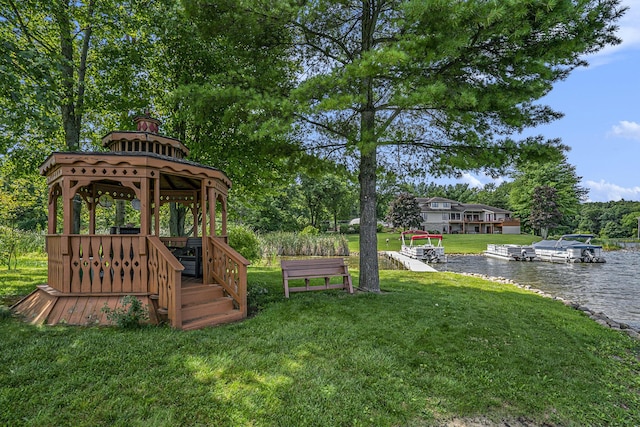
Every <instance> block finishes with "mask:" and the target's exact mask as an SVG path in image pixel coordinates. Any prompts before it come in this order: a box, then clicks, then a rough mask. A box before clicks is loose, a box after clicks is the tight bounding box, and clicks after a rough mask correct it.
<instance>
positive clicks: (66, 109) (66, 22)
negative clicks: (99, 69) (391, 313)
mask: <svg viewBox="0 0 640 427" xmlns="http://www.w3.org/2000/svg"><path fill="white" fill-rule="evenodd" d="M93 3H94V2H93V0H91V1H90V2H89V5H88V16H89V18H91V17H93V6H94V5H93ZM55 19H56V21H57V23H58V28H59V29H60V54H61V63H60V73H61V93H60V97H61V101H60V113H61V115H62V128H63V129H64V139H65V145H66V148H67V150H69V151H79V150H80V129H81V126H82V114H83V113H82V109H83V103H84V84H85V73H86V69H87V54H88V51H89V46H90V39H91V31H92V30H91V25H89V26H88V27H87V28H85V30H84V41H83V44H82V51H81V52H80V63H79V67H78V70H79V71H78V79H77V92H76V89H75V84H76V79H75V78H76V76H75V72H74V55H73V49H74V47H73V37H74V34H73V26H72V22H71V11H70V7H69V3H68V1H64V2H62V1H61V2H60V3H59V4H58V8H57V10H56V13H55ZM73 206H74V209H73V217H72V224H73V225H72V230H71V232H72V233H73V234H79V233H80V225H81V217H80V213H81V208H82V200H81V199H80V197H79V196H78V195H76V196H75V197H74V199H73Z"/></svg>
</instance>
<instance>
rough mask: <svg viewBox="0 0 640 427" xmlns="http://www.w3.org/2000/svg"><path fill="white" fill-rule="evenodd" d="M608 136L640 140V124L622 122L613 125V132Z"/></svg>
mask: <svg viewBox="0 0 640 427" xmlns="http://www.w3.org/2000/svg"><path fill="white" fill-rule="evenodd" d="M608 135H609V136H615V137H620V138H627V139H638V140H640V124H638V123H636V122H629V121H626V120H622V121H620V122H619V123H618V124H617V125H613V126H612V127H611V131H609V134H608Z"/></svg>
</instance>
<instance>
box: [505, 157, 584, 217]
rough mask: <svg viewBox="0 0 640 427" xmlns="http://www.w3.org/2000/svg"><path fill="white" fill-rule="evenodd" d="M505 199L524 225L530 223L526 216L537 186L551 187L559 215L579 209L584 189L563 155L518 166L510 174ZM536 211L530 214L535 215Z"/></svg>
mask: <svg viewBox="0 0 640 427" xmlns="http://www.w3.org/2000/svg"><path fill="white" fill-rule="evenodd" d="M513 178H514V180H513V182H512V184H511V192H510V193H509V201H510V205H511V209H512V210H513V211H514V213H515V215H516V216H517V217H519V218H521V220H523V223H524V225H525V227H529V226H531V223H530V221H529V220H530V218H531V217H532V211H533V210H534V209H535V207H534V206H535V204H536V202H535V201H534V192H535V191H536V189H537V188H540V187H552V188H554V192H555V197H556V203H557V208H558V210H559V212H560V214H561V216H562V217H563V218H566V219H569V218H575V216H576V215H577V214H578V212H579V211H580V202H582V201H584V199H585V198H586V196H587V193H588V190H587V189H585V188H583V187H581V186H580V180H581V178H580V177H579V176H577V174H576V171H575V167H574V166H572V165H570V164H569V163H568V162H567V160H566V158H565V159H563V160H562V161H560V162H553V161H547V162H544V163H540V162H531V163H528V164H526V165H523V166H521V167H520V168H519V169H518V170H517V171H516V172H515V173H514V174H513ZM535 216H536V215H534V217H535ZM563 225H566V226H567V227H569V228H573V227H574V225H573V224H566V223H564V224H563Z"/></svg>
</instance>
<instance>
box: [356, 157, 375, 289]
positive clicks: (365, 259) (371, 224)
mask: <svg viewBox="0 0 640 427" xmlns="http://www.w3.org/2000/svg"><path fill="white" fill-rule="evenodd" d="M376 167H377V156H376V148H375V147H373V148H372V149H370V150H363V151H362V153H361V156H360V174H359V176H358V178H359V181H360V287H361V288H363V289H366V290H368V291H369V292H380V277H379V276H378V236H377V234H376V232H377V227H376V225H377V224H376V223H377V221H376Z"/></svg>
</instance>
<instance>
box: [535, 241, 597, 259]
mask: <svg viewBox="0 0 640 427" xmlns="http://www.w3.org/2000/svg"><path fill="white" fill-rule="evenodd" d="M592 238H593V235H592V234H565V235H564V236H562V237H560V239H558V240H542V241H540V242H536V243H534V244H533V245H532V246H533V249H535V251H536V255H537V256H538V258H539V259H541V260H542V261H550V262H589V263H601V262H605V259H604V257H603V256H602V246H599V245H594V244H592V243H591V239H592Z"/></svg>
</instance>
